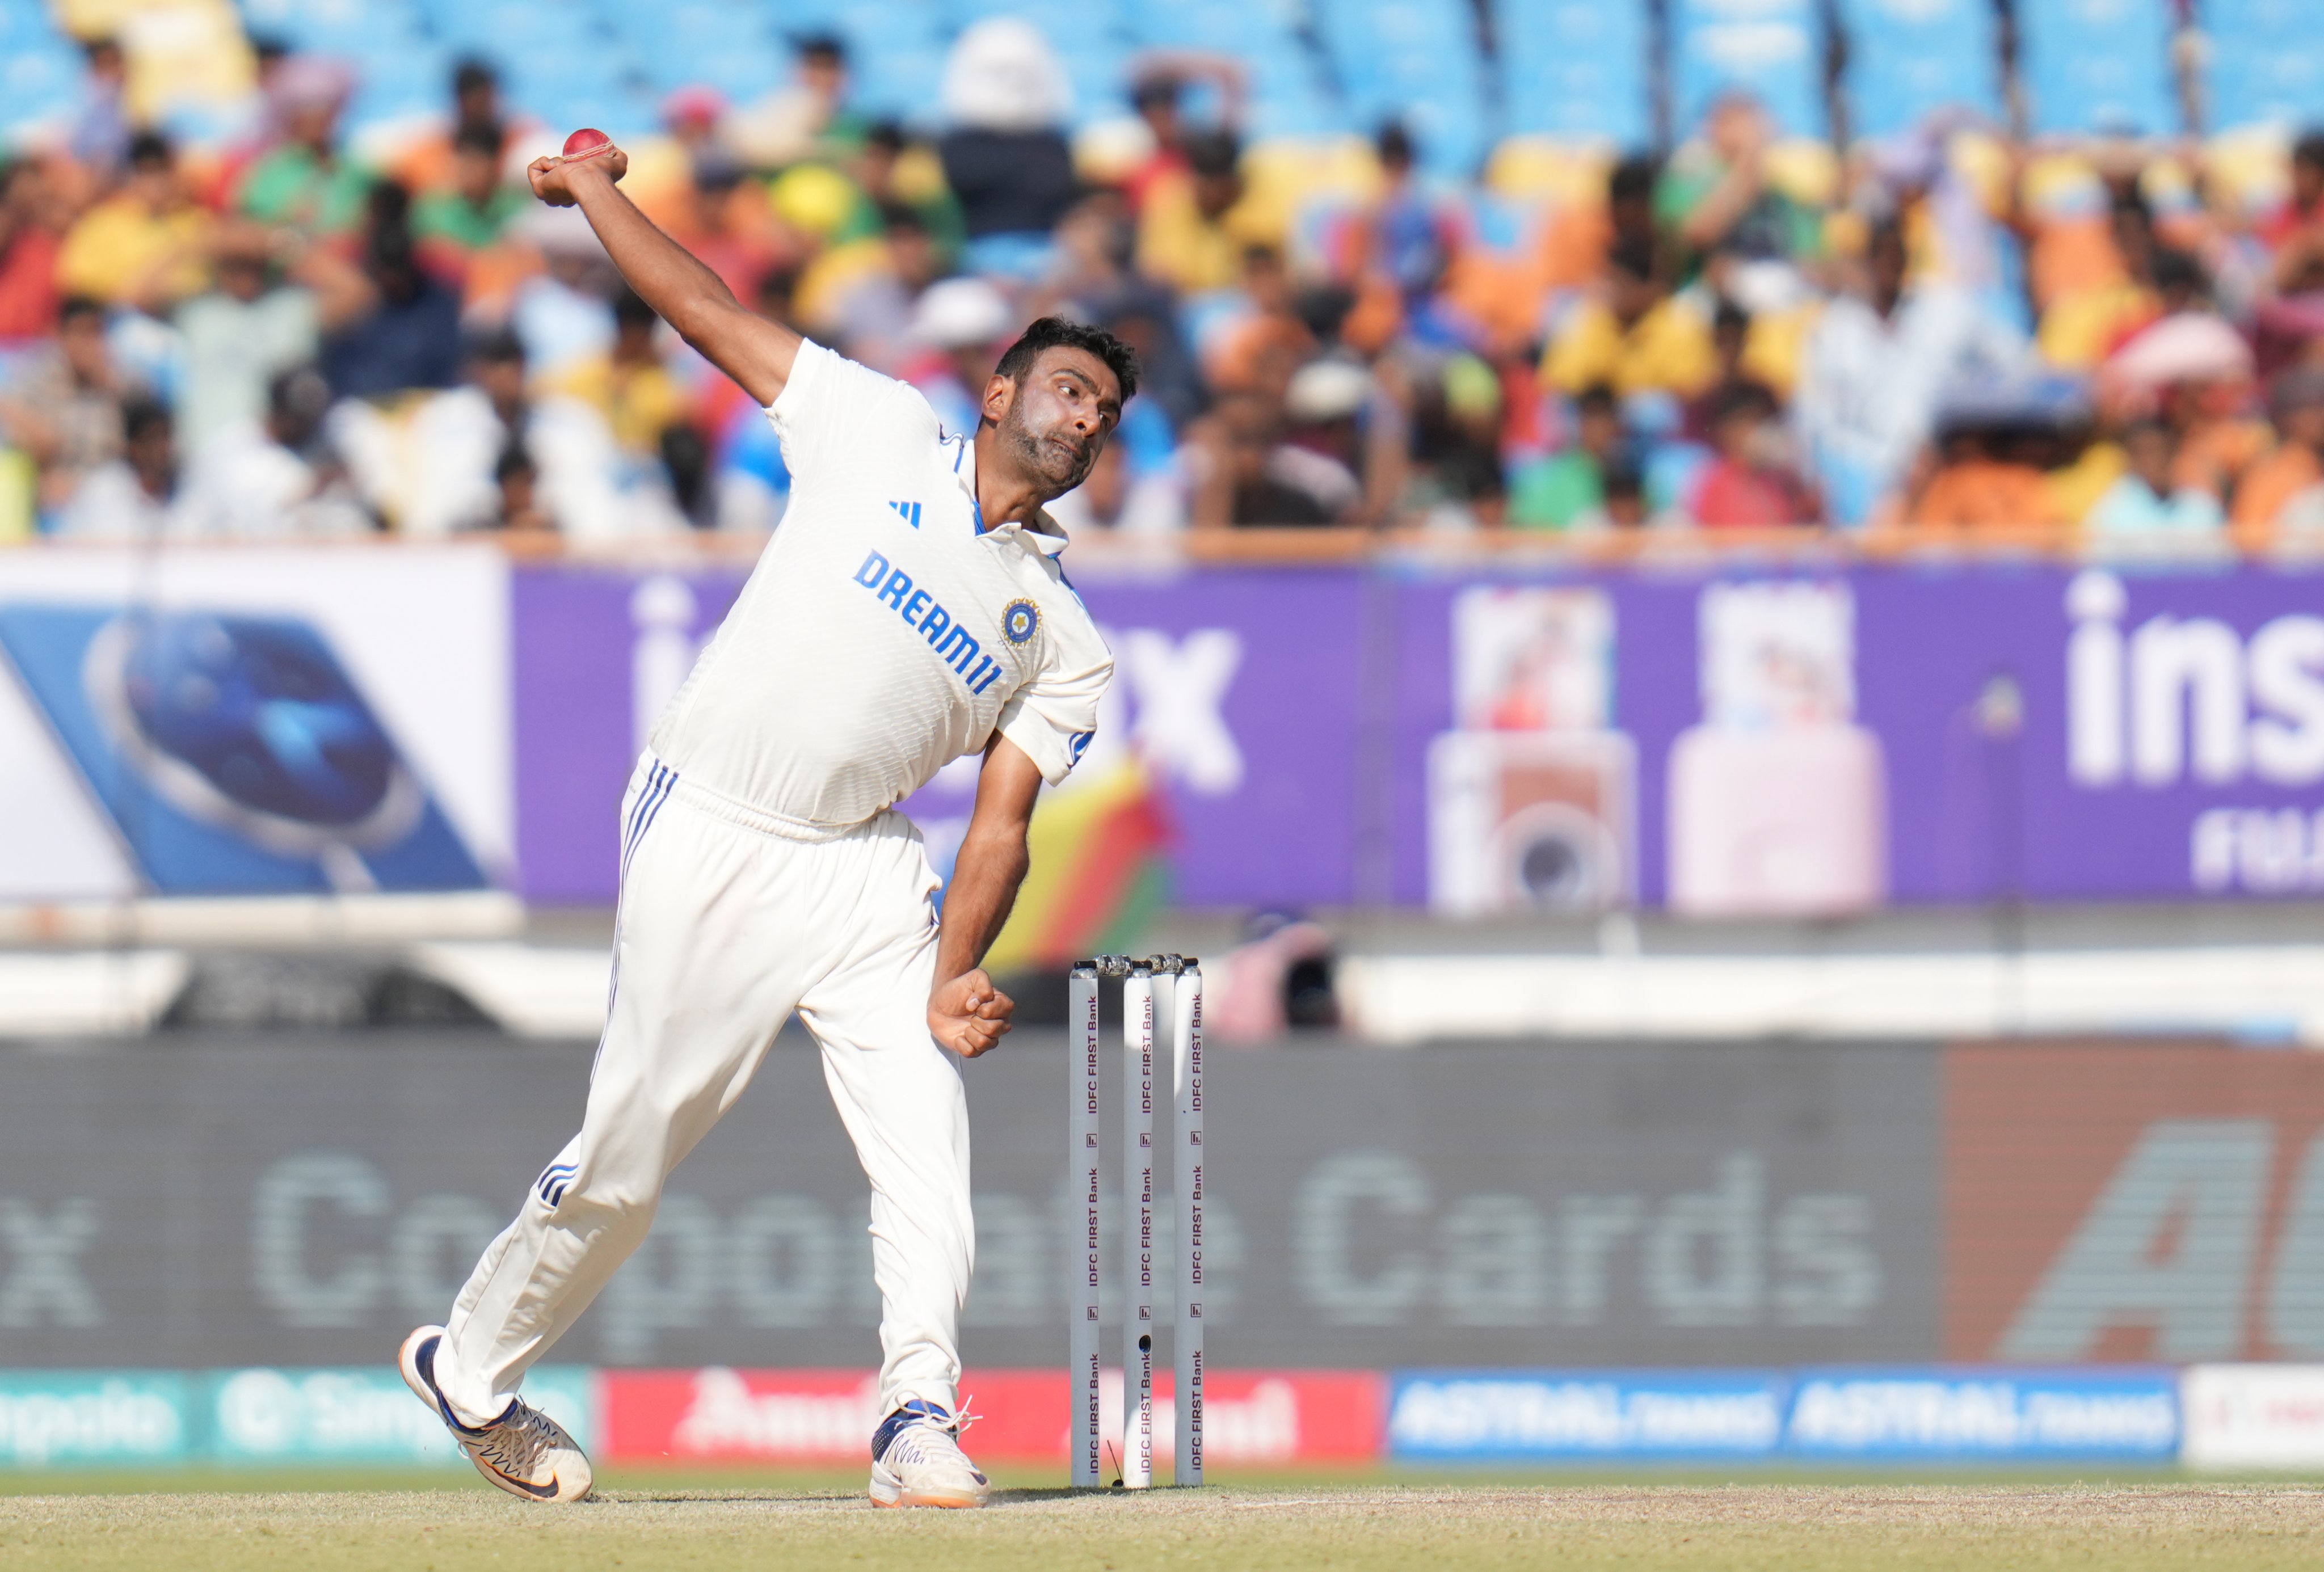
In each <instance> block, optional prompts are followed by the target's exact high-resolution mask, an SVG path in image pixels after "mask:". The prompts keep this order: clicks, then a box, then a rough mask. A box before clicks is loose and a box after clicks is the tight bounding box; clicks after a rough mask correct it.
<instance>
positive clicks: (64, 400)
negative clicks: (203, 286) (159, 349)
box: [0, 295, 145, 511]
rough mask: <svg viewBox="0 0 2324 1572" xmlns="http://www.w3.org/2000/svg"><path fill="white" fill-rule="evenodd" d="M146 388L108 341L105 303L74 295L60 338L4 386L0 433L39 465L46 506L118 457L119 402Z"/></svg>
mask: <svg viewBox="0 0 2324 1572" xmlns="http://www.w3.org/2000/svg"><path fill="white" fill-rule="evenodd" d="M144 391H145V390H144V389H143V388H140V387H138V386H136V385H135V383H134V381H133V380H132V379H131V378H130V377H128V376H127V375H126V374H125V373H124V372H122V371H121V369H120V368H119V367H118V366H117V365H116V364H115V362H114V358H113V354H112V352H111V351H110V350H109V349H108V348H107V347H106V336H105V308H104V307H103V306H102V305H100V304H99V303H97V301H95V300H92V299H88V298H87V297H86V296H79V295H76V296H71V297H69V298H68V299H66V300H65V302H64V303H63V305H62V306H61V307H60V308H59V309H58V313H57V336H56V341H55V342H54V343H53V344H51V345H44V346H43V347H42V348H41V349H40V350H37V351H35V352H34V353H33V354H31V355H29V356H27V357H26V358H25V359H24V360H23V362H22V363H19V364H18V366H17V368H16V371H15V372H14V375H13V376H11V377H10V379H9V381H8V384H7V386H6V388H5V391H0V433H5V436H6V437H7V438H8V440H9V441H10V442H11V443H12V444H14V446H17V447H20V448H22V449H23V450H24V451H25V452H26V453H28V454H30V455H32V462H33V464H36V465H37V466H39V470H40V485H39V492H38V505H39V506H40V507H41V509H42V510H43V511H47V510H52V509H56V508H60V507H62V506H64V505H65V504H66V503H67V502H69V501H71V500H72V495H73V493H74V492H76V491H78V490H79V489H80V483H81V482H82V480H83V479H85V478H86V477H87V476H88V473H90V472H91V471H93V470H95V469H96V468H97V466H98V465H100V464H106V463H109V462H110V461H112V460H113V459H115V458H118V457H119V456H120V455H121V449H122V436H123V434H122V426H121V409H122V404H123V402H124V400H126V399H128V398H129V397H131V396H132V395H134V394H137V393H142V392H144Z"/></svg>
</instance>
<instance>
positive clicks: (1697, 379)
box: [1541, 239, 1719, 398]
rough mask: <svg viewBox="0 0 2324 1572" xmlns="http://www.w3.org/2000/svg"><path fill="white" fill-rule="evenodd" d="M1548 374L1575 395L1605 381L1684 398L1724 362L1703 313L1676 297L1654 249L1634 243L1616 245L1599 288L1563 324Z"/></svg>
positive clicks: (1545, 368)
mask: <svg viewBox="0 0 2324 1572" xmlns="http://www.w3.org/2000/svg"><path fill="white" fill-rule="evenodd" d="M1541 374H1542V379H1543V381H1545V382H1548V383H1549V384H1550V385H1551V386H1552V387H1554V388H1558V389H1560V390H1562V391H1565V392H1567V393H1579V392H1581V391H1582V389H1584V388H1587V387H1591V386H1594V385H1596V384H1598V383H1600V382H1604V383H1607V384H1609V385H1610V386H1611V387H1612V388H1613V389H1614V391H1616V392H1618V393H1619V394H1621V395H1622V396H1623V397H1625V398H1628V396H1630V395H1631V394H1633V393H1641V392H1648V391H1658V392H1666V393H1672V394H1675V395H1677V396H1679V397H1681V398H1684V397H1686V396H1688V395H1690V394H1693V393H1699V392H1701V391H1702V390H1703V389H1704V388H1706V387H1709V386H1710V385H1711V379H1712V378H1714V377H1716V376H1717V375H1718V374H1719V361H1718V356H1717V354H1716V353H1715V352H1714V351H1713V349H1712V347H1711V325H1710V323H1709V322H1707V321H1706V320H1704V318H1703V314H1702V311H1701V308H1700V307H1699V306H1697V305H1696V304H1695V303H1694V302H1693V301H1692V300H1691V299H1684V298H1679V297H1674V296H1673V295H1672V294H1671V293H1670V291H1669V290H1668V289H1667V288H1666V287H1665V285H1664V284H1663V283H1662V281H1661V280H1659V279H1658V278H1657V277H1656V276H1655V256H1654V252H1653V250H1652V248H1651V247H1650V246H1648V245H1646V244H1644V243H1641V242H1639V241H1637V240H1636V239H1632V240H1626V241H1624V242H1622V243H1621V244H1618V245H1617V246H1615V248H1614V249H1613V251H1612V253H1610V254H1609V256H1608V257H1607V259H1606V271H1605V273H1604V275H1603V276H1602V277H1601V279H1600V281H1599V286H1598V289H1597V290H1596V291H1595V292H1594V293H1593V294H1591V296H1590V297H1589V298H1587V299H1582V300H1581V301H1579V302H1577V303H1576V304H1575V305H1574V306H1573V307H1572V309H1571V310H1569V311H1568V312H1567V313H1566V316H1565V318H1564V320H1563V322H1561V323H1560V324H1559V325H1558V327H1557V330H1556V332H1555V333H1554V335H1553V336H1552V337H1551V339H1550V345H1549V349H1548V352H1547V353H1546V354H1544V355H1543V357H1542V363H1541Z"/></svg>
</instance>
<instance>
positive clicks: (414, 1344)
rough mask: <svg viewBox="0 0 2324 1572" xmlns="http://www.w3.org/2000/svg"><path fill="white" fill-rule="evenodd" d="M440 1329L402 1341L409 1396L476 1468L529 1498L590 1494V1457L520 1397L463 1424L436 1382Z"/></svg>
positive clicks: (419, 1332) (401, 1366)
mask: <svg viewBox="0 0 2324 1572" xmlns="http://www.w3.org/2000/svg"><path fill="white" fill-rule="evenodd" d="M443 1338H444V1328H441V1327H420V1328H417V1329H416V1330H414V1331H413V1332H412V1334H411V1335H410V1337H408V1338H404V1339H403V1347H402V1348H401V1350H400V1351H399V1352H398V1353H397V1355H396V1360H395V1362H396V1365H397V1367H398V1368H399V1369H401V1371H402V1372H403V1384H404V1385H406V1386H408V1387H410V1388H411V1394H412V1395H413V1396H414V1397H417V1398H418V1399H419V1400H420V1402H424V1403H426V1404H427V1405H428V1406H429V1408H432V1409H434V1410H435V1411H436V1416H437V1417H438V1419H440V1420H443V1421H444V1428H445V1429H447V1430H450V1431H451V1432H452V1439H454V1440H456V1441H457V1442H459V1443H460V1449H461V1450H462V1451H464V1452H466V1454H467V1455H468V1461H469V1462H471V1463H474V1464H475V1466H476V1472H477V1473H479V1474H481V1475H484V1477H485V1478H487V1479H489V1480H491V1481H492V1482H493V1484H494V1485H499V1486H500V1487H501V1488H502V1489H503V1490H505V1491H507V1492H508V1493H509V1494H511V1495H517V1496H521V1497H523V1498H524V1499H525V1500H527V1501H553V1502H567V1501H579V1500H580V1499H581V1498H582V1497H584V1496H586V1495H587V1494H589V1485H590V1483H591V1480H592V1477H593V1476H592V1475H591V1474H590V1472H589V1459H588V1458H587V1457H586V1456H584V1455H583V1453H582V1451H581V1448H580V1447H579V1446H578V1445H576V1443H575V1441H574V1439H573V1438H572V1437H571V1436H568V1435H567V1434H566V1433H565V1427H564V1426H563V1425H560V1424H558V1422H557V1421H556V1420H553V1419H550V1418H549V1416H548V1415H547V1414H545V1413H543V1412H541V1411H539V1409H537V1408H534V1407H532V1406H531V1405H530V1404H529V1403H527V1402H523V1401H522V1400H521V1399H518V1398H513V1397H512V1398H511V1399H509V1405H508V1408H507V1411H505V1412H503V1414H502V1415H501V1417H500V1418H498V1419H496V1420H493V1422H492V1423H490V1424H488V1425H473V1426H472V1425H464V1424H462V1423H461V1422H460V1421H459V1420H457V1418H455V1417H454V1416H453V1413H452V1405H451V1404H450V1403H448V1402H445V1401H444V1394H443V1393H442V1392H440V1391H438V1389H437V1386H436V1348H437V1345H438V1344H439V1343H441V1342H442V1341H443Z"/></svg>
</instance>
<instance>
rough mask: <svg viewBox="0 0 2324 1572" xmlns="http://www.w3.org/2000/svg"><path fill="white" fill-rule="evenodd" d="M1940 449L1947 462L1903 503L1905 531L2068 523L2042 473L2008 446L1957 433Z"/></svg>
mask: <svg viewBox="0 0 2324 1572" xmlns="http://www.w3.org/2000/svg"><path fill="white" fill-rule="evenodd" d="M1941 447H1942V452H1943V459H1942V462H1941V463H1940V464H1939V465H1938V466H1937V471H1936V473H1935V474H1933V475H1932V476H1931V477H1930V479H1929V483H1928V484H1927V485H1926V486H1924V487H1923V488H1922V490H1921V492H1920V494H1919V495H1918V496H1916V497H1914V498H1913V499H1912V500H1911V501H1909V502H1907V503H1906V504H1905V508H1904V524H1905V525H1906V527H1907V528H1909V529H1916V530H1918V529H1930V530H1938V529H1953V530H1960V531H1962V532H1964V533H1969V534H1978V533H1987V532H1992V533H2010V532H2015V531H2021V530H2029V529H2041V528H2044V527H2055V526H2057V525H2060V524H2062V523H2064V522H2065V520H2064V519H2061V518H2060V517H2059V516H2058V505H2057V500H2056V498H2055V497H2054V496H2053V495H2052V492H2051V488H2050V485H2049V483H2048V481H2047V479H2046V478H2045V477H2044V476H2043V473H2042V471H2041V469H2040V468H2039V467H2038V466H2037V465H2034V464H2027V463H2024V462H2023V461H2022V460H2021V459H2020V458H2019V457H2018V455H2016V454H2015V452H2014V451H2012V448H2011V446H2010V445H2009V444H2007V443H2006V442H2005V441H2003V440H2001V439H2000V438H1998V437H1995V436H1990V435H1987V434H1982V433H1978V432H1973V431H1955V432H1952V433H1950V434H1948V435H1947V436H1946V437H1944V438H1943V439H1942V443H1941Z"/></svg>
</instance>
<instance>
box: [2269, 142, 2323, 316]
mask: <svg viewBox="0 0 2324 1572" xmlns="http://www.w3.org/2000/svg"><path fill="white" fill-rule="evenodd" d="M2258 229H2259V237H2260V239H2261V240H2262V241H2263V242H2264V244H2266V245H2267V247H2268V249H2269V250H2271V251H2273V253H2275V254H2276V264H2275V286H2276V288H2277V289H2279V290H2283V291H2284V292H2285V293H2287V294H2291V293H2296V292H2299V291H2301V290H2307V289H2311V288H2313V287H2314V285H2313V284H2312V283H2311V282H2310V278H2309V274H2310V270H2311V269H2312V268H2314V267H2315V266H2316V264H2317V263H2318V262H2319V261H2324V132H2319V131H2311V132H2310V133H2307V134H2306V135H2304V136H2302V137H2301V139H2300V140H2299V141H2298V142H2294V143H2293V144H2292V189H2291V191H2290V192H2289V193H2288V194H2287V195H2286V197H2285V198H2284V201H2283V205H2282V207H2278V208H2277V209H2276V210H2275V211H2274V212H2273V213H2272V214H2270V215H2269V216H2267V217H2266V218H2265V219H2264V221H2262V223H2261V224H2260V225H2259V226H2258Z"/></svg>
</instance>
